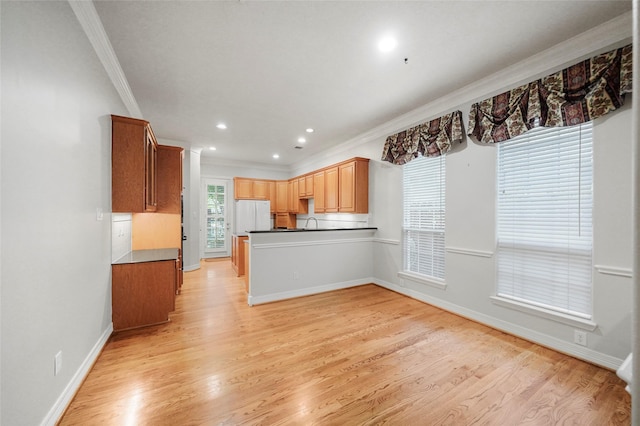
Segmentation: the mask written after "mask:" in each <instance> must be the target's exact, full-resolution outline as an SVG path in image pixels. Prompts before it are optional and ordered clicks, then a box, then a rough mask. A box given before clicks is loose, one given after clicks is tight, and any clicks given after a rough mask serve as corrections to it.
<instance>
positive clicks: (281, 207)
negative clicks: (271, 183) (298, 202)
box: [276, 180, 289, 213]
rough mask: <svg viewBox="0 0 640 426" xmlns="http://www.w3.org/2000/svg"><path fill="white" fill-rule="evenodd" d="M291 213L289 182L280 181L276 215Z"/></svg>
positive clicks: (277, 184) (277, 186)
mask: <svg viewBox="0 0 640 426" xmlns="http://www.w3.org/2000/svg"><path fill="white" fill-rule="evenodd" d="M288 211H289V182H287V181H286V180H279V181H277V182H276V213H287V212H288Z"/></svg>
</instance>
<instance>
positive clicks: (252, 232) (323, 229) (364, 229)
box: [249, 227, 378, 234]
mask: <svg viewBox="0 0 640 426" xmlns="http://www.w3.org/2000/svg"><path fill="white" fill-rule="evenodd" d="M377 229H378V228H377V227H367V228H334V229H331V228H321V229H303V228H295V229H270V230H268V231H249V234H278V233H287V232H322V231H375V230H377Z"/></svg>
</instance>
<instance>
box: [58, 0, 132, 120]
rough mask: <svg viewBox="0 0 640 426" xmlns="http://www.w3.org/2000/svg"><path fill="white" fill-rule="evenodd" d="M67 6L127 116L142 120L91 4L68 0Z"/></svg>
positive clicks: (116, 58)
mask: <svg viewBox="0 0 640 426" xmlns="http://www.w3.org/2000/svg"><path fill="white" fill-rule="evenodd" d="M69 5H70V6H71V9H72V10H73V13H75V15H76V18H78V21H79V22H80V25H81V26H82V29H83V30H84V32H85V34H86V35H87V38H88V39H89V41H90V42H91V45H92V46H93V50H95V52H96V55H98V58H99V59H100V62H101V63H102V66H103V67H104V69H105V71H106V72H107V75H108V76H109V78H110V79H111V82H112V83H113V86H114V87H115V88H116V91H117V92H118V94H119V95H120V99H122V102H123V103H124V105H125V107H126V108H127V111H129V115H131V116H132V117H135V118H143V117H142V112H141V111H140V107H139V106H138V102H136V99H135V97H134V96H133V92H132V91H131V87H129V82H128V81H127V77H126V76H125V74H124V71H122V67H121V66H120V62H119V61H118V57H117V56H116V53H115V52H114V50H113V46H112V45H111V42H110V41H109V37H108V36H107V33H106V32H105V31H104V27H103V26H102V21H101V20H100V16H98V12H97V11H96V8H95V6H94V5H93V2H91V1H74V0H69Z"/></svg>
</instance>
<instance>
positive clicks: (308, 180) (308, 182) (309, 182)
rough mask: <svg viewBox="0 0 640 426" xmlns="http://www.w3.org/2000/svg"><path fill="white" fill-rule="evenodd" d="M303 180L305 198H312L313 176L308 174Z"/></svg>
mask: <svg viewBox="0 0 640 426" xmlns="http://www.w3.org/2000/svg"><path fill="white" fill-rule="evenodd" d="M304 180H305V194H304V195H305V197H307V198H313V189H314V184H313V183H314V177H313V174H308V175H306V176H305V177H304Z"/></svg>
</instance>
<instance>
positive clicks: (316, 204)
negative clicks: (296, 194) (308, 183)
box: [313, 170, 325, 213]
mask: <svg viewBox="0 0 640 426" xmlns="http://www.w3.org/2000/svg"><path fill="white" fill-rule="evenodd" d="M313 212H314V213H324V212H325V207H324V170H322V171H319V172H315V173H314V174H313Z"/></svg>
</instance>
